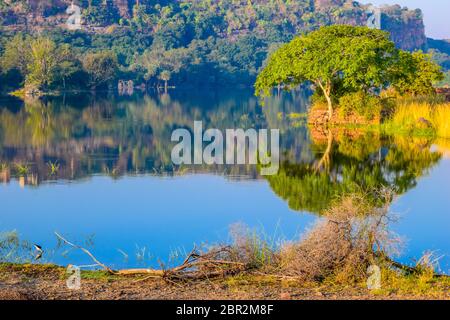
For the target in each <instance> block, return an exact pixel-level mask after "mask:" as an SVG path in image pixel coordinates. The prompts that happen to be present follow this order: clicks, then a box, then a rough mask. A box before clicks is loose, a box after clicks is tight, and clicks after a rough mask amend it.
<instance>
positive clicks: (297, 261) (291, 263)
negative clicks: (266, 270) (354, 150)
mask: <svg viewBox="0 0 450 320" xmlns="http://www.w3.org/2000/svg"><path fill="white" fill-rule="evenodd" d="M378 195H379V197H381V198H380V199H382V203H383V205H382V206H381V207H380V206H374V205H373V203H372V202H371V201H367V200H366V199H368V198H369V197H367V195H364V194H352V195H347V196H345V197H343V198H341V199H340V200H339V201H337V202H336V203H335V204H334V205H332V206H331V207H330V209H328V210H327V211H326V212H325V218H324V219H322V220H320V221H319V222H318V223H317V224H316V225H315V226H314V227H313V228H312V229H311V230H310V231H309V232H307V234H306V235H305V236H304V238H303V239H302V240H301V241H300V242H299V243H296V244H290V245H289V246H285V247H284V248H283V250H282V252H281V269H282V272H283V274H285V275H288V276H295V277H300V278H302V279H304V280H309V281H311V280H319V281H320V280H323V279H325V278H329V277H334V278H335V280H337V281H342V282H347V283H348V282H349V281H357V280H361V279H363V278H365V277H366V271H367V268H368V267H369V266H370V265H371V264H373V263H374V261H375V260H376V259H377V257H378V255H379V252H385V251H387V250H389V251H392V248H393V247H395V246H394V244H396V243H397V241H396V240H395V238H393V237H392V236H391V234H390V233H389V232H388V231H387V224H388V223H389V218H388V208H389V204H390V203H391V201H392V192H390V191H382V192H379V194H378Z"/></svg>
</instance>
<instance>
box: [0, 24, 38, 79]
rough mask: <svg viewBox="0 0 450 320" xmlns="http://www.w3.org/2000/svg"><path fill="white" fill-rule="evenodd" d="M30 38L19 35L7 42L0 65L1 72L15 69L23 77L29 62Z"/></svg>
mask: <svg viewBox="0 0 450 320" xmlns="http://www.w3.org/2000/svg"><path fill="white" fill-rule="evenodd" d="M30 40H31V39H30V38H29V37H28V36H24V35H23V34H21V33H19V34H17V35H15V36H14V38H12V39H11V41H9V42H7V44H6V46H5V50H4V53H3V56H2V58H1V61H0V62H1V65H2V67H3V72H7V71H9V70H12V69H16V70H17V71H18V72H19V73H20V74H21V75H22V76H23V77H25V75H26V73H27V69H28V64H29V63H30V60H31V54H30V53H31V48H30Z"/></svg>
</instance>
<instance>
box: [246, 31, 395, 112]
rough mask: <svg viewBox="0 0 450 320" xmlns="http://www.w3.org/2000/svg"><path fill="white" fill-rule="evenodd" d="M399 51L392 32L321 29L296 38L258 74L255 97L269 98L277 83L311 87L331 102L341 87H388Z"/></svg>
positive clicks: (281, 49) (336, 96)
mask: <svg viewBox="0 0 450 320" xmlns="http://www.w3.org/2000/svg"><path fill="white" fill-rule="evenodd" d="M395 53H396V49H395V45H394V43H393V42H391V41H390V40H389V36H388V34H387V33H385V32H383V31H380V30H372V29H369V28H366V27H352V26H345V25H342V26H330V27H322V28H320V29H319V30H317V31H313V32H311V33H309V34H307V35H304V36H301V37H297V38H295V39H294V40H292V41H291V42H290V43H289V44H287V45H284V46H283V47H281V48H280V49H279V50H278V51H276V52H275V53H274V54H273V55H272V56H271V58H270V60H269V63H268V64H267V67H265V68H264V70H263V71H262V72H261V73H260V74H259V75H258V78H257V81H256V84H255V88H256V94H258V95H259V94H261V93H263V94H265V95H268V94H269V92H270V90H271V88H272V87H273V86H275V85H277V84H280V83H282V84H284V85H286V86H289V87H292V86H296V85H298V84H300V83H303V82H305V81H310V82H312V83H313V84H314V85H315V86H316V88H317V90H320V91H321V92H322V94H323V95H324V96H325V98H326V100H327V102H328V109H329V116H330V117H331V116H332V113H333V103H332V100H333V99H336V98H339V96H338V90H337V88H339V87H343V88H345V90H344V91H347V92H351V91H358V90H362V91H369V90H371V89H374V88H377V87H380V86H387V84H388V82H387V79H388V74H387V73H388V70H389V66H390V65H391V64H392V63H393V57H394V56H395Z"/></svg>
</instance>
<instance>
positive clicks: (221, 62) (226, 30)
mask: <svg viewBox="0 0 450 320" xmlns="http://www.w3.org/2000/svg"><path fill="white" fill-rule="evenodd" d="M75 3H77V4H78V5H79V6H80V7H81V8H82V12H81V13H82V21H83V27H82V29H81V30H76V31H69V30H67V28H66V27H65V22H66V20H67V17H68V14H67V13H66V9H67V6H68V5H69V4H70V1H57V0H54V1H12V0H11V1H5V0H3V1H0V24H1V29H0V30H1V37H0V55H1V63H0V73H1V75H0V77H1V79H0V80H1V82H0V83H1V87H0V91H3V92H6V91H12V90H15V89H18V88H20V87H22V86H24V85H25V86H27V85H28V86H31V87H36V88H39V89H45V90H52V89H58V90H63V89H65V90H69V89H106V88H107V87H113V86H116V85H117V80H118V79H123V80H133V81H134V83H135V84H145V85H146V86H147V87H149V86H152V87H154V86H159V85H162V84H163V83H169V85H177V86H181V85H183V86H186V85H189V86H197V87H198V86H236V85H243V86H251V85H252V84H253V82H254V80H255V78H256V75H257V74H258V72H259V70H261V67H262V66H264V64H265V61H266V59H267V56H268V54H270V53H271V52H273V51H274V50H275V49H277V48H278V47H279V46H280V45H281V44H282V43H286V42H288V41H290V40H291V39H292V38H293V37H294V36H296V35H299V34H301V33H304V32H308V31H311V30H314V29H316V28H317V27H319V26H322V25H329V24H335V23H341V24H342V23H345V24H352V25H365V24H366V22H367V17H368V13H367V12H368V11H367V10H368V7H367V6H365V5H362V4H359V3H358V2H352V1H341V0H323V1H317V0H316V1H314V0H298V1H291V0H279V1H275V0H270V1H251V0H248V1H243V0H242V1H241V0H233V1H231V0H221V1H216V0H199V1H192V2H188V1H171V0H162V1H148V0H141V1H126V0H124V1H107V0H97V1H96V0H91V1H78V2H77V1H75ZM383 21H384V24H385V25H386V28H387V29H389V31H391V35H392V38H393V39H394V41H395V42H396V44H397V45H398V46H399V47H405V46H406V47H407V48H408V49H411V50H413V49H425V50H427V49H429V48H432V51H433V53H434V56H435V59H436V61H438V62H439V63H440V64H441V65H442V66H443V67H444V69H445V70H446V71H447V75H448V70H449V66H450V56H449V54H450V50H449V48H448V45H445V43H446V42H445V41H443V42H442V41H441V42H439V41H434V42H430V41H429V44H430V45H429V46H427V45H426V38H424V33H423V30H422V29H423V22H422V18H421V12H420V10H407V9H405V8H401V7H399V6H393V7H389V8H387V9H385V11H384V13H383ZM405 21H406V22H407V23H406V24H405V23H404V22H405ZM411 26H413V27H411ZM414 26H417V29H415V27H414ZM421 28H422V29H421ZM402 34H404V36H403V38H402ZM447 44H448V43H447ZM43 61H45V64H46V65H49V68H47V70H39V68H38V66H39V65H42V63H43ZM447 78H448V77H447ZM447 80H448V79H447Z"/></svg>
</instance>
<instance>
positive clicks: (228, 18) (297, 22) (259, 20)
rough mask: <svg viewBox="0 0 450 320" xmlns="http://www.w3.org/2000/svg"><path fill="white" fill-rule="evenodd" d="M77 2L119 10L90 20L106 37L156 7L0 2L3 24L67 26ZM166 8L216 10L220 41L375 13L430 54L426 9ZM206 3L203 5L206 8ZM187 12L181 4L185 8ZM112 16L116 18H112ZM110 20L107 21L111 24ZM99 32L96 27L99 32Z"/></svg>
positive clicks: (311, 2) (405, 45) (102, 1)
mask: <svg viewBox="0 0 450 320" xmlns="http://www.w3.org/2000/svg"><path fill="white" fill-rule="evenodd" d="M72 2H74V3H75V4H77V5H79V6H80V7H82V8H83V9H84V11H83V13H86V12H87V11H88V10H87V9H88V8H89V7H90V6H93V7H97V10H98V12H102V11H105V10H114V12H117V14H116V17H114V16H110V20H103V21H101V22H99V23H96V24H95V25H94V24H92V19H90V20H89V19H85V25H84V27H85V29H86V31H91V32H92V31H93V32H102V28H104V29H107V28H108V27H109V26H110V25H111V24H115V25H117V24H119V23H121V22H123V21H127V19H131V18H132V17H133V15H134V13H133V7H134V6H136V5H140V6H147V7H148V8H149V7H154V6H155V1H153V0H152V1H150V0H98V1H84V0H82V1H72V0H19V1H14V0H0V24H1V25H3V28H7V29H14V30H20V29H25V28H27V29H31V30H40V29H42V28H48V27H62V28H64V23H65V22H66V20H67V17H68V15H67V14H66V9H67V7H68V6H69V5H70V4H71V3H72ZM156 3H160V6H164V5H167V4H168V3H177V5H180V3H181V4H185V6H190V8H192V10H200V11H205V10H210V11H211V12H214V14H216V15H222V16H221V17H220V19H222V20H223V21H225V24H226V25H225V26H224V27H223V28H222V29H223V30H221V31H220V32H218V36H221V37H227V36H232V37H236V36H239V35H240V34H247V33H249V32H257V33H262V32H267V22H270V23H278V25H279V26H281V25H283V27H282V31H281V32H282V33H286V32H289V33H291V34H298V33H300V32H303V31H308V30H311V29H314V28H317V27H318V26H321V25H328V24H336V23H338V24H351V25H368V24H369V20H370V19H371V17H372V18H373V16H374V14H375V15H376V14H379V15H380V17H379V20H380V23H381V26H378V27H381V29H383V30H387V31H389V32H390V33H391V36H392V40H393V41H394V42H395V43H396V44H397V46H398V47H400V48H402V49H406V50H414V49H426V44H427V39H426V37H425V30H424V23H423V17H422V13H421V11H420V10H418V9H417V10H408V9H407V8H402V7H400V6H398V5H396V6H385V7H382V8H379V9H377V10H374V9H373V8H372V7H371V6H369V5H364V4H360V3H358V2H356V1H351V0H296V1H286V0H279V1H276V2H273V1H268V0H253V1H248V0H222V1H220V2H219V1H218V0H212V1H210V2H208V3H209V4H210V5H209V6H210V7H209V8H207V7H206V8H205V3H206V2H205V1H203V2H202V1H201V0H198V1H194V2H192V1H190V0H179V1H175V0H160V1H156ZM202 3H203V4H202ZM180 7H181V5H180ZM111 17H112V18H111ZM105 21H106V22H105ZM89 23H91V25H89ZM94 26H95V28H92V27H94Z"/></svg>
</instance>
